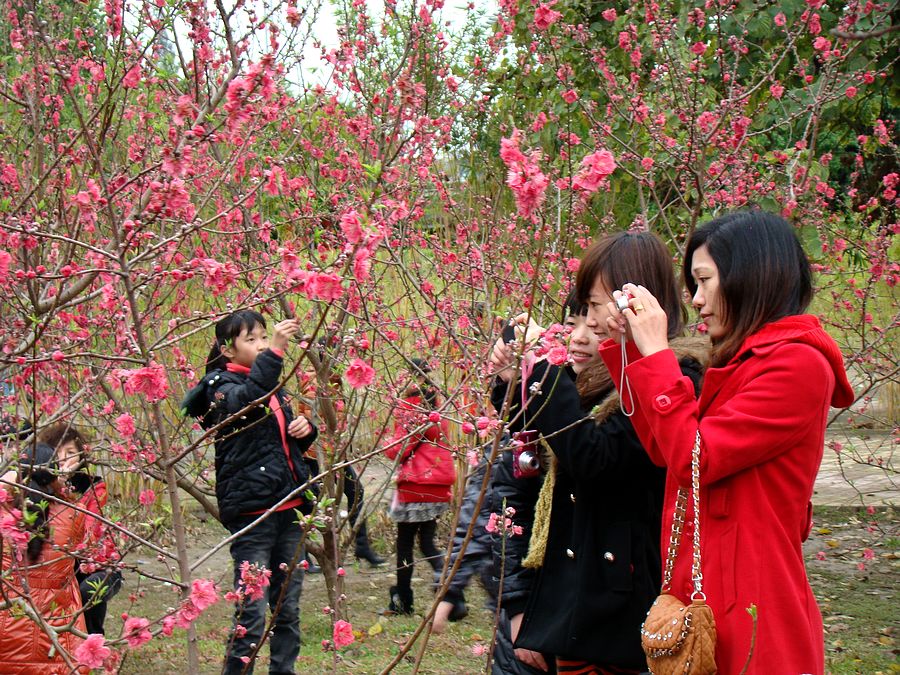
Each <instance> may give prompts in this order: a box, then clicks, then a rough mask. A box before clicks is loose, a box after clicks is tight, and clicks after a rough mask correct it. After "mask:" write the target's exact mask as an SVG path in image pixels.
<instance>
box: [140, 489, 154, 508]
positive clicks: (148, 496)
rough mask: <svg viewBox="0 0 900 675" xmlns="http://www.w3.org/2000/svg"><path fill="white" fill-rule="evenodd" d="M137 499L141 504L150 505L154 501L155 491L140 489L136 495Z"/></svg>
mask: <svg viewBox="0 0 900 675" xmlns="http://www.w3.org/2000/svg"><path fill="white" fill-rule="evenodd" d="M138 501H139V502H140V503H141V506H150V505H151V504H153V502H155V501H156V493H155V492H154V491H153V490H151V489H149V488H147V489H146V490H141V494H140V495H138Z"/></svg>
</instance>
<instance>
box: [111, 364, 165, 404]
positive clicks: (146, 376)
mask: <svg viewBox="0 0 900 675" xmlns="http://www.w3.org/2000/svg"><path fill="white" fill-rule="evenodd" d="M114 375H115V376H116V377H117V378H119V379H121V380H123V382H122V388H123V389H124V390H125V393H126V394H130V395H134V394H142V395H143V396H144V397H146V399H147V401H148V402H149V403H155V402H156V401H161V400H162V399H164V398H165V397H166V392H168V391H169V380H168V378H167V377H166V370H165V368H163V366H162V364H159V363H151V364H150V365H149V366H145V367H144V368H136V369H132V370H128V369H123V368H119V369H117V370H115V371H114Z"/></svg>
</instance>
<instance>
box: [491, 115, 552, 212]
mask: <svg viewBox="0 0 900 675" xmlns="http://www.w3.org/2000/svg"><path fill="white" fill-rule="evenodd" d="M520 138H521V132H520V131H519V130H518V129H514V130H513V133H512V135H511V136H510V137H509V138H504V139H501V141H500V159H502V160H503V163H504V164H506V168H507V169H508V173H507V176H506V184H507V185H508V186H509V188H510V189H511V190H512V191H513V195H514V196H515V199H516V208H517V209H518V213H519V215H520V216H521V217H522V218H529V219H531V220H532V222H534V221H535V220H536V214H535V211H536V210H537V209H539V208H540V206H541V204H543V203H544V197H545V193H546V191H547V186H548V185H549V184H550V180H549V179H548V178H547V176H545V175H544V174H543V173H542V172H541V169H540V166H539V164H538V161H539V160H540V157H541V153H540V151H539V150H532V151H531V152H530V153H528V154H527V155H526V154H525V153H523V152H522V151H521V150H520V149H519V140H520Z"/></svg>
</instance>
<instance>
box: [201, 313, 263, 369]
mask: <svg viewBox="0 0 900 675" xmlns="http://www.w3.org/2000/svg"><path fill="white" fill-rule="evenodd" d="M257 326H262V327H263V328H265V327H266V320H265V318H263V315H262V314H260V313H259V312H255V311H253V310H252V309H241V310H239V311H237V312H232V313H231V314H229V315H228V316H226V317H225V318H223V319H219V321H218V322H217V323H216V341H215V342H214V343H213V346H212V349H210V350H209V356H207V357H206V372H207V374H209V373H211V372H212V371H214V370H225V365H226V364H227V363H228V357H226V356H225V355H224V354H223V353H222V348H223V347H227V346H228V345H230V344H233V343H234V341H235V340H236V339H237V338H238V336H239V335H240V334H241V333H242V332H244V331H247V332H248V333H249V332H250V331H252V330H253V329H254V328H256V327H257Z"/></svg>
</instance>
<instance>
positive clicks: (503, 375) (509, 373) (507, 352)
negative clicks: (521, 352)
mask: <svg viewBox="0 0 900 675" xmlns="http://www.w3.org/2000/svg"><path fill="white" fill-rule="evenodd" d="M510 323H512V325H513V328H514V330H515V341H514V343H513V344H521V340H522V335H523V334H524V335H525V348H526V349H527V348H528V347H529V346H531V345H532V344H534V343H535V342H537V340H538V338H540V337H541V335H542V334H543V332H544V329H543V328H541V326H540V325H538V323H537V322H536V321H535V320H534V319H532V318H530V317H529V316H528V313H527V312H523V313H521V314H519V315H518V316H516V317H514V318H513V319H512V320H511V322H510ZM515 360H516V359H515V355H514V353H513V350H512V348H511V347H510V346H509V345H508V344H507V343H506V342H505V341H504V340H503V338H500V339H499V340H497V342H495V343H494V348H493V349H492V350H491V356H490V363H491V366H492V370H493V372H494V373H496V375H497V377H499V378H500V379H501V380H503V381H504V382H509V381H510V380H512V378H513V374H514V373H515V369H514V365H515Z"/></svg>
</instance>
